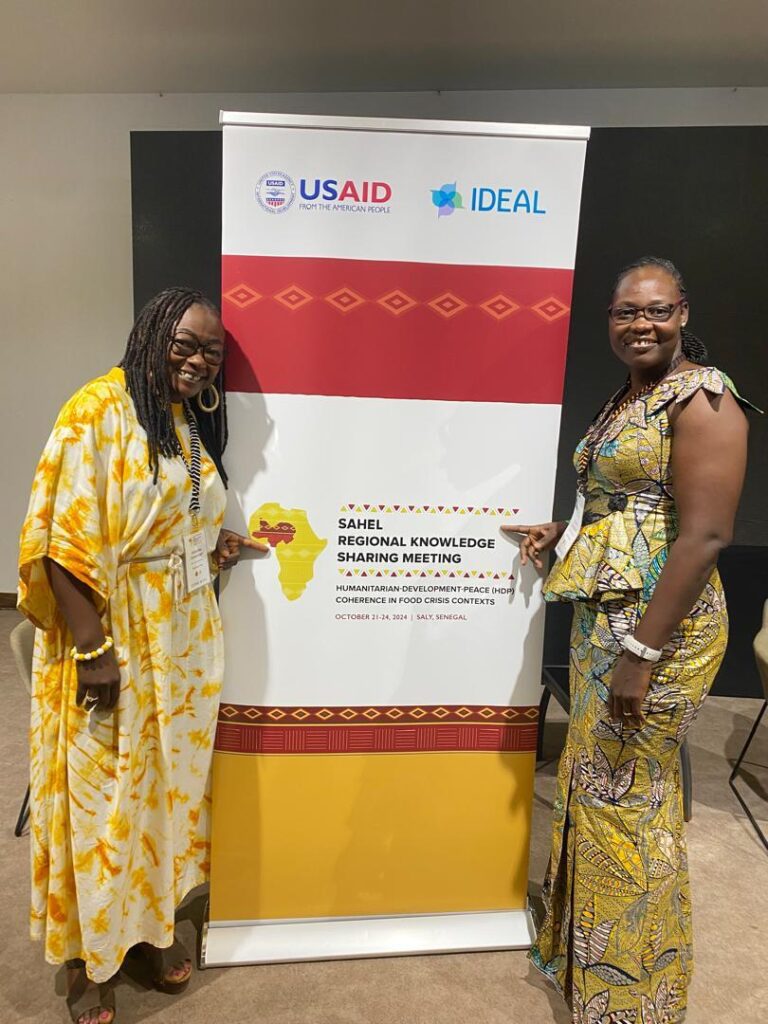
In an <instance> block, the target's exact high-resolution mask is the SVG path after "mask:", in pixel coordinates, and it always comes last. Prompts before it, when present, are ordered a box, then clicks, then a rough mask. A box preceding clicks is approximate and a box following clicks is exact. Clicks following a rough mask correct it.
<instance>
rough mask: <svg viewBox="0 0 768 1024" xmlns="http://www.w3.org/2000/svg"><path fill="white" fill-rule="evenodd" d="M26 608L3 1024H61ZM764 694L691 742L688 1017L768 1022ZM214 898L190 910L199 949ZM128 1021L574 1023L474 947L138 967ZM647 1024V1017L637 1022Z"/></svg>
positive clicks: (545, 819) (2, 672) (535, 980)
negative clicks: (32, 898)
mask: <svg viewBox="0 0 768 1024" xmlns="http://www.w3.org/2000/svg"><path fill="white" fill-rule="evenodd" d="M17 621H18V619H17V616H16V613H15V612H12V611H0V685H1V686H2V691H1V692H2V694H3V714H2V716H0V738H1V739H2V743H1V744H0V751H1V753H0V768H1V769H2V772H3V778H4V780H5V782H4V785H3V787H2V791H1V792H0V822H2V829H1V830H0V856H1V857H2V864H3V872H2V879H1V880H0V886H1V888H0V899H1V901H2V907H3V912H4V916H5V920H4V927H3V929H2V932H1V933H0V956H1V962H2V964H3V971H2V985H1V986H0V993H1V994H0V1024H17V1022H22V1021H35V1022H37V1021H40V1022H51V1024H54V1022H61V1021H66V1020H67V1019H68V1016H67V1014H66V1009H65V1006H64V1002H63V1000H62V999H61V998H60V996H57V994H56V991H55V989H58V990H59V993H60V992H61V990H62V986H63V978H62V971H61V969H57V968H53V967H50V966H48V965H47V964H46V963H45V962H44V960H43V956H42V952H41V948H40V946H39V945H37V944H34V945H33V944H32V943H31V942H30V941H29V940H28V938H27V935H28V931H27V889H28V856H29V841H28V838H27V837H23V838H21V839H16V838H14V836H13V825H14V823H15V821H16V815H17V812H18V806H19V802H20V801H21V797H22V796H23V793H24V788H25V786H26V770H27V768H26V729H27V718H28V697H27V694H26V692H25V691H24V690H23V688H22V686H21V684H20V682H19V681H18V679H17V677H16V673H15V668H14V665H13V661H12V658H11V655H10V651H9V649H8V642H7V636H8V632H9V631H10V629H11V628H12V627H13V625H14V624H15V623H16V622H17ZM759 706H760V705H759V702H758V701H755V700H728V699H724V698H712V699H711V700H710V701H709V702H708V703H707V705H706V706H705V708H704V710H703V712H702V714H701V715H700V717H699V720H698V721H697V723H696V725H695V726H694V729H693V733H692V736H691V739H690V747H691V757H692V762H693V779H694V800H695V804H694V817H693V821H692V822H691V823H690V825H689V829H688V838H689V846H690V862H691V875H692V885H693V900H694V929H695V942H696V976H695V978H694V982H693V989H692V993H691V999H690V1010H689V1014H688V1024H759V1022H761V1021H767V1020H768V972H766V969H765V951H766V950H768V855H767V854H766V853H765V851H764V850H763V847H762V846H761V845H760V844H759V841H758V840H757V838H756V836H755V835H754V833H753V832H752V830H751V827H750V825H749V822H748V821H747V820H746V818H745V816H744V815H743V813H742V811H741V809H740V807H739V806H738V804H737V803H736V800H735V799H734V797H733V795H732V794H731V791H730V789H729V788H728V784H727V778H728V774H729V772H730V765H731V764H732V763H733V761H734V760H735V757H736V755H737V754H738V751H739V750H740V749H741V746H742V744H743V743H744V740H745V739H746V736H747V733H748V731H749V728H750V726H751V724H752V721H753V719H754V717H755V715H756V713H757V710H758V708H759ZM564 734H565V723H564V721H563V717H562V715H558V714H557V713H556V712H552V713H551V716H550V719H549V721H548V724H547V733H546V740H547V745H546V751H545V752H546V755H547V757H548V758H549V759H550V760H549V762H548V763H547V764H546V765H545V766H544V767H542V768H541V769H540V771H539V773H538V775H537V793H536V803H535V807H534V830H533V845H532V865H531V876H532V878H533V879H534V881H540V879H541V875H542V873H543V871H544V867H545V864H546V860H547V855H548V829H549V811H550V806H549V800H550V799H551V795H552V789H553V775H554V771H555V758H556V757H557V753H558V750H559V748H560V745H561V744H562V740H563V736H564ZM744 767H745V770H746V771H745V791H746V792H747V795H748V799H749V801H750V806H752V807H753V808H754V810H755V812H756V813H758V814H759V816H760V817H761V819H762V820H763V822H764V823H765V825H766V827H768V720H766V722H765V724H764V725H763V726H762V727H761V730H760V733H759V735H758V737H757V739H756V740H755V742H754V744H753V747H752V751H751V755H750V759H749V763H748V764H745V766H744ZM202 902H203V900H202V897H198V898H196V899H195V898H193V899H191V900H190V901H189V902H188V904H187V906H186V907H185V908H184V909H183V911H182V916H183V918H184V920H183V922H182V928H183V929H184V932H185V936H186V938H188V940H189V942H190V944H191V945H193V944H194V940H195V923H196V922H198V921H199V917H200V913H201V909H202ZM117 998H118V1022H119V1024H134V1022H142V1021H156V1022H157V1024H160V1022H161V1021H162V1022H168V1024H182V1022H183V1024H203V1022H205V1024H209V1022H218V1021H222V1022H229V1024H251V1022H259V1024H363V1022H364V1024H463V1022H465V1021H468V1020H471V1021H473V1022H477V1024H551V1022H554V1024H568V1021H569V1014H568V1013H567V1011H566V1010H565V1008H564V1006H563V1004H562V1003H561V1002H560V1000H559V998H558V997H557V996H556V995H554V993H552V992H551V991H550V989H549V988H548V986H547V985H546V983H545V982H544V981H543V980H541V979H540V978H539V976H538V975H536V974H534V973H533V972H532V971H531V970H530V969H529V968H528V965H527V962H526V959H525V954H524V953H520V952H511V953H490V954H489V953H474V954H466V955H456V956H424V957H409V958H399V959H386V960H357V961H337V962H331V963H313V964H287V965H279V966H266V967H239V968H228V969H217V970H207V971H203V972H200V973H196V974H195V976H194V977H193V979H192V984H191V986H190V988H189V989H188V990H187V992H186V993H185V994H184V995H182V996H179V997H176V998H173V997H169V996H164V995H160V994H158V993H156V992H154V991H151V990H149V989H148V988H147V987H146V979H145V978H144V977H143V976H142V974H141V972H140V969H139V968H137V967H134V966H132V965H131V966H130V967H129V969H127V970H126V971H125V972H124V976H123V978H122V980H121V982H120V984H119V987H118V991H117ZM638 1024H639V1022H638Z"/></svg>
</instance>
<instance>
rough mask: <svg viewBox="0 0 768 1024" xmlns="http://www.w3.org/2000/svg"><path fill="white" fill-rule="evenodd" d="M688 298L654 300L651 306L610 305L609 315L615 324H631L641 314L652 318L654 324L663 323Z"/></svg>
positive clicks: (646, 318) (646, 317)
mask: <svg viewBox="0 0 768 1024" xmlns="http://www.w3.org/2000/svg"><path fill="white" fill-rule="evenodd" d="M687 301H688V300H687V299H678V300H677V302H652V303H651V304H650V306H609V307H608V316H609V317H610V318H611V320H613V322H614V323H615V324H631V323H633V322H634V321H635V320H637V318H638V317H639V316H642V317H643V319H645V320H650V322H651V323H654V324H663V323H665V322H666V321H667V320H669V318H670V317H671V316H672V314H673V313H674V312H675V310H676V309H677V307H678V306H682V305H683V304H684V303H685V302H687Z"/></svg>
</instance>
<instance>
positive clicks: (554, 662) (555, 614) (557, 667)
mask: <svg viewBox="0 0 768 1024" xmlns="http://www.w3.org/2000/svg"><path fill="white" fill-rule="evenodd" d="M570 620H571V614H570V608H569V607H568V606H567V605H565V604H562V605H560V604H555V603H553V604H550V605H548V606H547V620H546V626H545V629H544V665H543V666H542V669H541V683H542V686H543V687H544V689H543V691H542V694H541V701H540V702H539V732H538V736H537V739H536V760H537V761H541V760H542V757H543V753H542V746H543V741H544V720H545V718H546V714H547V708H548V707H549V701H550V699H551V698H552V697H554V698H555V700H556V701H557V703H558V704H559V705H560V707H561V708H562V709H563V711H565V712H566V713H568V712H570V709H571V693H570V688H569V685H568V657H569V653H570V649H571V641H570ZM766 649H767V650H768V633H767V634H766ZM550 659H551V663H550ZM767 692H768V691H767ZM763 710H765V709H763ZM680 782H681V785H682V787H683V817H684V818H685V820H686V821H690V820H691V818H692V817H693V781H692V774H691V757H690V753H689V751H688V741H687V740H684V741H683V743H682V746H681V747H680Z"/></svg>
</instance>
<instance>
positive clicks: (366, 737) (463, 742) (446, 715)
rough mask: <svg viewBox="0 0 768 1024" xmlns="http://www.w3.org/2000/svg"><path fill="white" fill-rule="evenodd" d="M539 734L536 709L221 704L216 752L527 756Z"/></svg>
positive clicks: (451, 706)
mask: <svg viewBox="0 0 768 1024" xmlns="http://www.w3.org/2000/svg"><path fill="white" fill-rule="evenodd" d="M425 718H426V719H427V721H423V719H425ZM265 719H266V721H265ZM286 719H287V720H288V723H290V724H288V723H286ZM374 719H376V720H375V721H374ZM537 730H538V708H536V707H533V706H531V707H528V706H526V707H488V706H483V705H455V706H453V705H447V706H446V705H424V706H413V707H410V706H408V707H402V706H384V707H376V708H371V707H359V708H350V707H338V708H336V707H334V708H327V707H317V708H314V707H291V708H273V707H258V706H250V705H242V704H223V705H222V706H221V709H220V711H219V722H218V728H217V730H216V750H218V751H221V752H223V753H235V754H366V753H367V754H376V753H379V754H385V753H416V752H418V751H439V750H442V751H457V750H466V751H471V750H475V751H483V750H486V751H514V752H527V751H531V750H535V749H536V736H537Z"/></svg>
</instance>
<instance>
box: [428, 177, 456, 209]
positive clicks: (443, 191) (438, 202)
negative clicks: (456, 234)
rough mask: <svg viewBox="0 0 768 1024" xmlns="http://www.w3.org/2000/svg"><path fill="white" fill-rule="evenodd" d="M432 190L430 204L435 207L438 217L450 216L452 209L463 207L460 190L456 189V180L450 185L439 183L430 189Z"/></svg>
mask: <svg viewBox="0 0 768 1024" xmlns="http://www.w3.org/2000/svg"><path fill="white" fill-rule="evenodd" d="M430 191H431V192H432V205H433V206H436V207H437V216H438V217H450V215H451V214H452V213H453V211H454V210H463V209H464V200H463V199H462V196H461V192H457V191H456V182H455V181H454V182H453V184H450V185H441V186H440V188H433V189H430Z"/></svg>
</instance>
